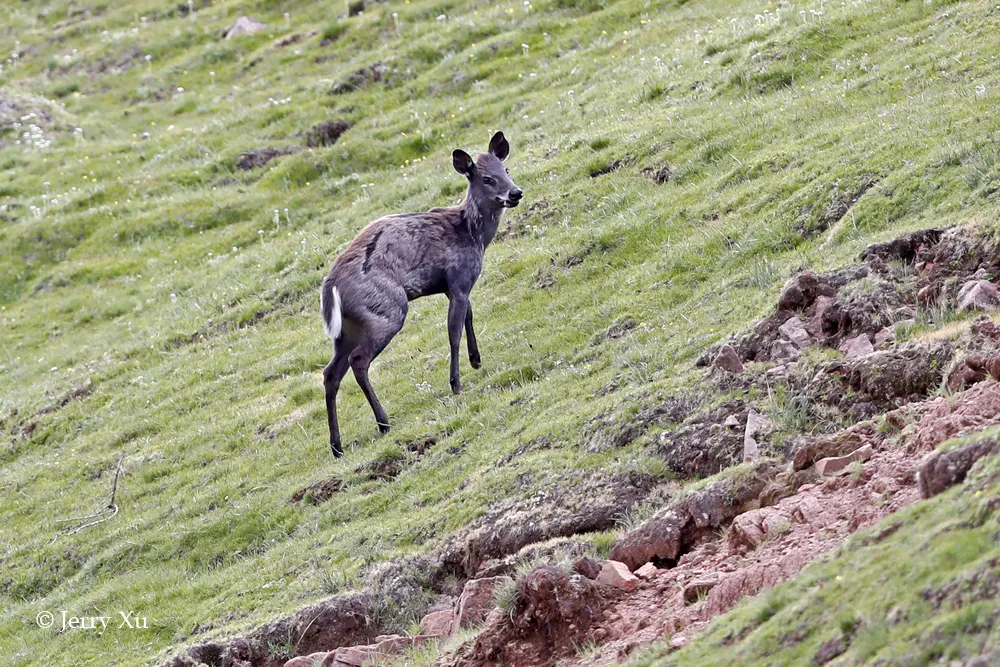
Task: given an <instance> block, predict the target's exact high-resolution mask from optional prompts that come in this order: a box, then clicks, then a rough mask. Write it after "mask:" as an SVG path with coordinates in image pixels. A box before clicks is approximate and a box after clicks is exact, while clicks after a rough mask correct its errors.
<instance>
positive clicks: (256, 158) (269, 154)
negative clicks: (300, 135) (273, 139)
mask: <svg viewBox="0 0 1000 667" xmlns="http://www.w3.org/2000/svg"><path fill="white" fill-rule="evenodd" d="M301 150H302V149H301V148H299V147H298V146H270V147H267V148H254V149H253V150H249V151H247V152H245V153H242V154H240V156H239V157H238V158H236V168H237V169H239V170H240V171H250V170H251V169H259V168H260V167H263V166H264V165H266V164H267V163H268V162H270V161H271V160H273V159H275V158H277V157H281V156H283V155H294V154H295V153H298V152H299V151H301Z"/></svg>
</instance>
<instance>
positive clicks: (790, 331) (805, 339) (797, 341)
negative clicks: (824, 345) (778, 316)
mask: <svg viewBox="0 0 1000 667" xmlns="http://www.w3.org/2000/svg"><path fill="white" fill-rule="evenodd" d="M778 333H780V334H781V335H782V336H784V337H785V338H786V339H788V340H789V341H791V342H792V344H793V345H795V347H797V348H799V349H800V350H801V349H802V348H805V347H809V346H810V345H811V344H812V336H810V335H809V332H808V331H806V327H805V325H804V324H803V323H802V320H800V319H799V318H797V317H789V318H788V319H787V320H785V323H784V324H782V325H781V326H780V327H778Z"/></svg>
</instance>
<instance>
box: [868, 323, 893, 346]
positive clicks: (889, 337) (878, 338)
mask: <svg viewBox="0 0 1000 667" xmlns="http://www.w3.org/2000/svg"><path fill="white" fill-rule="evenodd" d="M895 342H896V332H895V331H893V330H892V329H890V328H889V327H882V328H881V329H879V330H878V331H877V332H875V339H874V341H873V343H874V345H875V347H882V346H883V345H887V344H890V343H895Z"/></svg>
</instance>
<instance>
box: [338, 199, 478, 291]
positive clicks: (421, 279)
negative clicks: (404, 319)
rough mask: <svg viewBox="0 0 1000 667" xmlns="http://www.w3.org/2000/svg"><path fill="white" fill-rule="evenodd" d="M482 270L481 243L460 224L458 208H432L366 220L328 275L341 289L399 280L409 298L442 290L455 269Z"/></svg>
mask: <svg viewBox="0 0 1000 667" xmlns="http://www.w3.org/2000/svg"><path fill="white" fill-rule="evenodd" d="M481 269H482V246H481V245H479V244H478V243H477V242H476V241H475V240H474V239H473V238H472V236H471V235H470V234H469V233H468V231H467V228H463V225H462V224H461V220H460V217H459V213H458V211H457V209H434V210H431V211H426V212H423V213H402V214H395V215H388V216H385V217H383V218H379V219H378V220H375V221H374V222H372V223H370V224H369V225H368V226H367V227H365V228H364V229H363V230H361V232H360V233H359V234H358V235H357V237H355V239H354V240H353V241H352V242H351V244H350V245H349V246H348V247H347V249H346V250H345V251H344V252H343V254H341V255H340V257H338V258H337V260H336V261H335V262H334V265H333V268H332V269H331V270H330V278H331V279H332V280H333V281H334V284H335V285H337V286H338V288H339V289H340V290H341V291H342V292H343V291H344V290H345V289H348V290H350V289H351V288H352V287H354V288H365V289H366V288H367V287H368V286H369V285H371V284H373V283H383V284H384V283H390V284H394V285H398V286H400V287H402V289H403V290H404V291H405V293H406V297H407V299H408V300H413V299H416V298H418V297H421V296H426V295H429V294H439V293H442V292H446V291H447V290H448V284H449V283H448V280H449V276H453V275H454V274H455V273H456V271H458V272H474V273H475V276H476V277H478V275H479V271H480V270H481ZM473 280H474V278H473Z"/></svg>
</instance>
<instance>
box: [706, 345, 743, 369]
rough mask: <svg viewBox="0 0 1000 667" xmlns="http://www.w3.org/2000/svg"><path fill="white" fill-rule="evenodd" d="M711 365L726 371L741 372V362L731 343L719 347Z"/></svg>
mask: <svg viewBox="0 0 1000 667" xmlns="http://www.w3.org/2000/svg"><path fill="white" fill-rule="evenodd" d="M713 365H714V366H715V367H716V368H719V369H721V370H724V371H726V372H727V373H742V372H743V362H742V361H740V355H739V354H737V353H736V349H735V348H733V346H732V345H723V346H722V347H721V348H719V354H717V355H716V357H715V361H714V362H713Z"/></svg>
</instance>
